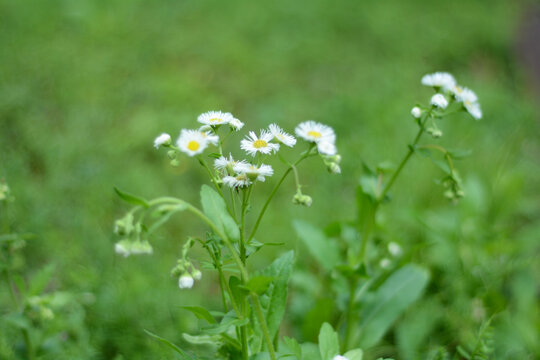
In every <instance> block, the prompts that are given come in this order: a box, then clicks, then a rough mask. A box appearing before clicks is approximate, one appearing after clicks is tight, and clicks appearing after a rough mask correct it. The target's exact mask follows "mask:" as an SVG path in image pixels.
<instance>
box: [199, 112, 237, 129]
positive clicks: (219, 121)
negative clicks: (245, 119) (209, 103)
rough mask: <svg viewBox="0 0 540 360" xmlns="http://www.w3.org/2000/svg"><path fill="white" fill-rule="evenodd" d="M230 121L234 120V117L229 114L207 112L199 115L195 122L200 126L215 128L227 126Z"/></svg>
mask: <svg viewBox="0 0 540 360" xmlns="http://www.w3.org/2000/svg"><path fill="white" fill-rule="evenodd" d="M232 119H234V116H232V114H231V113H224V112H221V111H208V112H205V113H202V114H201V115H199V117H198V118H197V121H198V122H200V123H201V124H205V125H212V126H216V125H224V124H228V123H229V122H230V121H231V120H232Z"/></svg>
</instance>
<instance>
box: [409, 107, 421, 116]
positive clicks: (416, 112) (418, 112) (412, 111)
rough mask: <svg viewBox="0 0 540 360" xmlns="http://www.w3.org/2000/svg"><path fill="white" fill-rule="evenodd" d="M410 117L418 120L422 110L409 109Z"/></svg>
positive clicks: (416, 108)
mask: <svg viewBox="0 0 540 360" xmlns="http://www.w3.org/2000/svg"><path fill="white" fill-rule="evenodd" d="M411 115H412V116H413V117H414V118H415V119H420V117H421V116H422V110H421V109H420V108H419V107H418V106H415V107H413V108H412V109H411Z"/></svg>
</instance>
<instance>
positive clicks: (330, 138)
mask: <svg viewBox="0 0 540 360" xmlns="http://www.w3.org/2000/svg"><path fill="white" fill-rule="evenodd" d="M294 132H295V133H296V135H298V136H299V137H301V138H302V139H305V140H307V141H309V142H314V143H319V142H328V143H332V144H333V143H335V142H336V134H335V133H334V129H332V128H331V127H330V126H327V125H324V124H321V123H318V122H315V121H313V120H309V121H304V122H303V123H300V124H298V126H297V127H296V129H295V130H294Z"/></svg>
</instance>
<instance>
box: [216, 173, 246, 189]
mask: <svg viewBox="0 0 540 360" xmlns="http://www.w3.org/2000/svg"><path fill="white" fill-rule="evenodd" d="M222 180H223V183H224V184H225V185H227V186H228V187H230V188H239V187H246V186H249V185H251V181H249V179H248V177H247V175H246V174H239V175H236V176H225V177H224V178H223V179H222Z"/></svg>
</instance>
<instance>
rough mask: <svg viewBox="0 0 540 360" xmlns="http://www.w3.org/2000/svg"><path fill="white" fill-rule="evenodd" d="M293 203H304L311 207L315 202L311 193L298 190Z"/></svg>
mask: <svg viewBox="0 0 540 360" xmlns="http://www.w3.org/2000/svg"><path fill="white" fill-rule="evenodd" d="M292 201H293V204H296V205H304V206H307V207H310V206H311V204H312V203H313V199H312V198H311V196H309V195H304V194H302V193H301V192H297V193H296V194H295V195H294V197H293V200H292Z"/></svg>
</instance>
